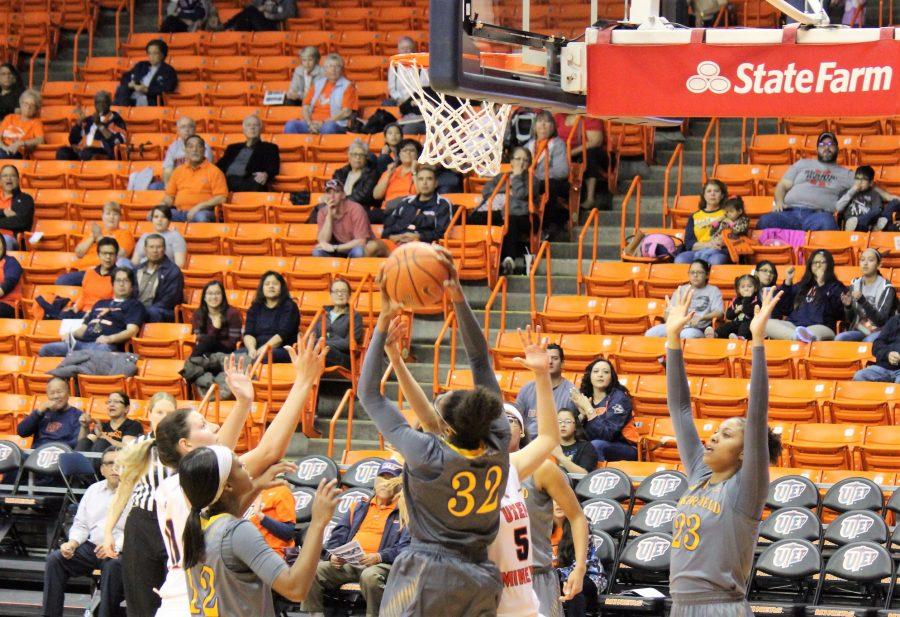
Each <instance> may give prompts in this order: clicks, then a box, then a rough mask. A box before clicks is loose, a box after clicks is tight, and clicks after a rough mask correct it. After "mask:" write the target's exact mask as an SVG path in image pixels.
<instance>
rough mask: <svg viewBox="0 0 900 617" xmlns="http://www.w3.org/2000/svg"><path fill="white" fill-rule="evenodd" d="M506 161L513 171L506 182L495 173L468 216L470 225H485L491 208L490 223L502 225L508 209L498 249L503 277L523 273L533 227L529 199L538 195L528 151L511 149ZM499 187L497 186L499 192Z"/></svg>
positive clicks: (503, 177) (502, 175) (504, 176)
mask: <svg viewBox="0 0 900 617" xmlns="http://www.w3.org/2000/svg"><path fill="white" fill-rule="evenodd" d="M509 162H510V166H511V168H512V169H511V170H510V172H509V182H508V183H505V182H503V180H504V179H505V178H506V174H498V175H496V176H494V177H493V178H491V179H490V180H488V182H487V184H485V185H484V188H482V189H481V204H480V205H479V206H478V208H477V209H476V210H475V212H473V213H471V214H470V215H469V221H470V222H471V223H473V224H475V225H485V224H487V217H488V214H487V212H488V208H490V211H491V216H492V217H493V219H492V220H493V224H494V225H503V215H502V213H503V211H504V209H505V208H506V207H507V206H508V207H509V216H508V217H507V219H506V222H507V225H508V227H507V231H506V234H505V235H504V236H503V244H502V247H501V250H500V255H501V257H502V258H503V261H502V262H501V267H502V269H503V273H504V274H513V273H524V272H525V252H526V250H527V249H528V247H529V245H530V242H531V231H532V225H533V224H534V223H533V219H534V215H533V214H532V212H531V199H532V196H536V195H537V194H538V193H539V192H540V186H539V185H538V182H537V179H535V178H534V177H532V175H531V174H530V173H529V170H530V168H531V152H530V151H529V150H528V148H523V147H518V148H514V149H513V151H512V154H511V156H510V159H509ZM498 184H500V190H499V191H498V190H497V185H498ZM495 191H497V194H496V195H494V192H495ZM492 196H493V199H492Z"/></svg>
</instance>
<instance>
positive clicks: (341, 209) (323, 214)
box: [312, 179, 373, 257]
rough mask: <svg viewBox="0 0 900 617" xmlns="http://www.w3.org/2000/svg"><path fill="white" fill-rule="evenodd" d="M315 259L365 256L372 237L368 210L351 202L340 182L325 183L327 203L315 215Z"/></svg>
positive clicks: (330, 181)
mask: <svg viewBox="0 0 900 617" xmlns="http://www.w3.org/2000/svg"><path fill="white" fill-rule="evenodd" d="M316 225H317V226H318V228H319V233H318V236H317V240H318V243H317V244H316V248H314V249H313V252H312V254H313V256H315V257H362V256H363V255H365V246H366V242H368V240H369V239H370V238H372V237H373V235H372V227H371V226H370V225H369V216H368V215H367V214H366V210H365V208H363V207H362V206H361V205H359V204H358V203H357V202H355V201H352V200H351V199H348V198H347V196H346V195H345V194H344V189H343V188H342V187H341V183H340V182H339V181H338V180H333V179H332V180H329V181H328V182H326V183H325V203H324V204H322V206H320V207H319V209H318V212H317V213H316Z"/></svg>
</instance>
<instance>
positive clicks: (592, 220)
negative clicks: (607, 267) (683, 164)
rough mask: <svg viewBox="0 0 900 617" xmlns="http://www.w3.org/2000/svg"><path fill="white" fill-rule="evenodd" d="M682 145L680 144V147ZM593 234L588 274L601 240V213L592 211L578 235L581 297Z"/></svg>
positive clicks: (578, 282) (579, 291) (577, 284)
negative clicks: (586, 252) (586, 244)
mask: <svg viewBox="0 0 900 617" xmlns="http://www.w3.org/2000/svg"><path fill="white" fill-rule="evenodd" d="M680 145H681V144H679V146H680ZM589 231H590V232H591V263H590V265H589V266H588V273H590V272H591V270H592V269H593V267H594V262H596V261H597V244H598V242H599V240H600V211H599V210H596V209H594V210H591V213H590V214H589V215H588V217H587V220H586V221H585V222H584V225H582V226H581V232H580V233H579V234H578V278H577V279H576V280H575V289H576V291H577V292H578V294H579V295H581V294H582V292H584V291H585V289H584V287H583V286H584V277H585V275H584V242H585V239H586V238H587V234H588V232H589Z"/></svg>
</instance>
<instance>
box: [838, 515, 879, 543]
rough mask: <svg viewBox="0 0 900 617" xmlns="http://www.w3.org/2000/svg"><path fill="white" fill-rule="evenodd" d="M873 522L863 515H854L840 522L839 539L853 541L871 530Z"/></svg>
mask: <svg viewBox="0 0 900 617" xmlns="http://www.w3.org/2000/svg"><path fill="white" fill-rule="evenodd" d="M874 524H875V521H874V520H872V518H871V517H869V516H866V515H865V514H854V515H853V516H848V517H847V518H845V519H844V520H843V521H841V537H843V538H846V539H848V540H855V539H856V538H858V537H859V536H861V535H862V534H864V533H866V532H867V531H869V530H870V529H872V525H874Z"/></svg>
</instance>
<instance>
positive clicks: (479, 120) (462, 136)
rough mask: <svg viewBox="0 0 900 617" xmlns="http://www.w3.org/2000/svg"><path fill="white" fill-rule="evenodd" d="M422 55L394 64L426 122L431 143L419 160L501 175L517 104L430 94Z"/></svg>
mask: <svg viewBox="0 0 900 617" xmlns="http://www.w3.org/2000/svg"><path fill="white" fill-rule="evenodd" d="M416 55H418V54H416ZM416 55H413V54H410V55H407V56H398V57H395V58H394V59H392V61H391V65H392V66H393V67H394V71H395V72H396V74H397V79H399V80H400V82H401V83H402V84H403V85H404V86H406V88H407V89H408V90H409V91H410V92H411V93H412V97H413V99H415V101H416V103H417V104H418V106H419V113H421V114H422V118H423V119H424V121H425V145H424V148H423V151H422V155H421V156H420V157H419V162H421V163H428V164H430V165H441V166H442V167H446V168H447V169H454V170H456V171H458V172H460V173H463V174H465V173H469V172H474V173H475V174H477V175H479V176H488V177H489V176H496V175H497V174H499V173H500V162H501V159H502V157H503V136H504V134H505V132H506V123H507V121H508V120H509V115H510V112H511V111H512V105H505V104H500V103H492V102H490V101H470V100H469V99H460V98H457V97H452V96H451V97H447V96H445V95H443V94H441V93H440V92H436V91H434V90H433V89H431V88H429V89H428V90H427V91H426V90H425V89H424V88H423V85H422V71H423V70H427V56H426V59H425V60H424V61H420V60H419V59H418V58H416V57H415V56H416ZM448 99H449V100H448Z"/></svg>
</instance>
